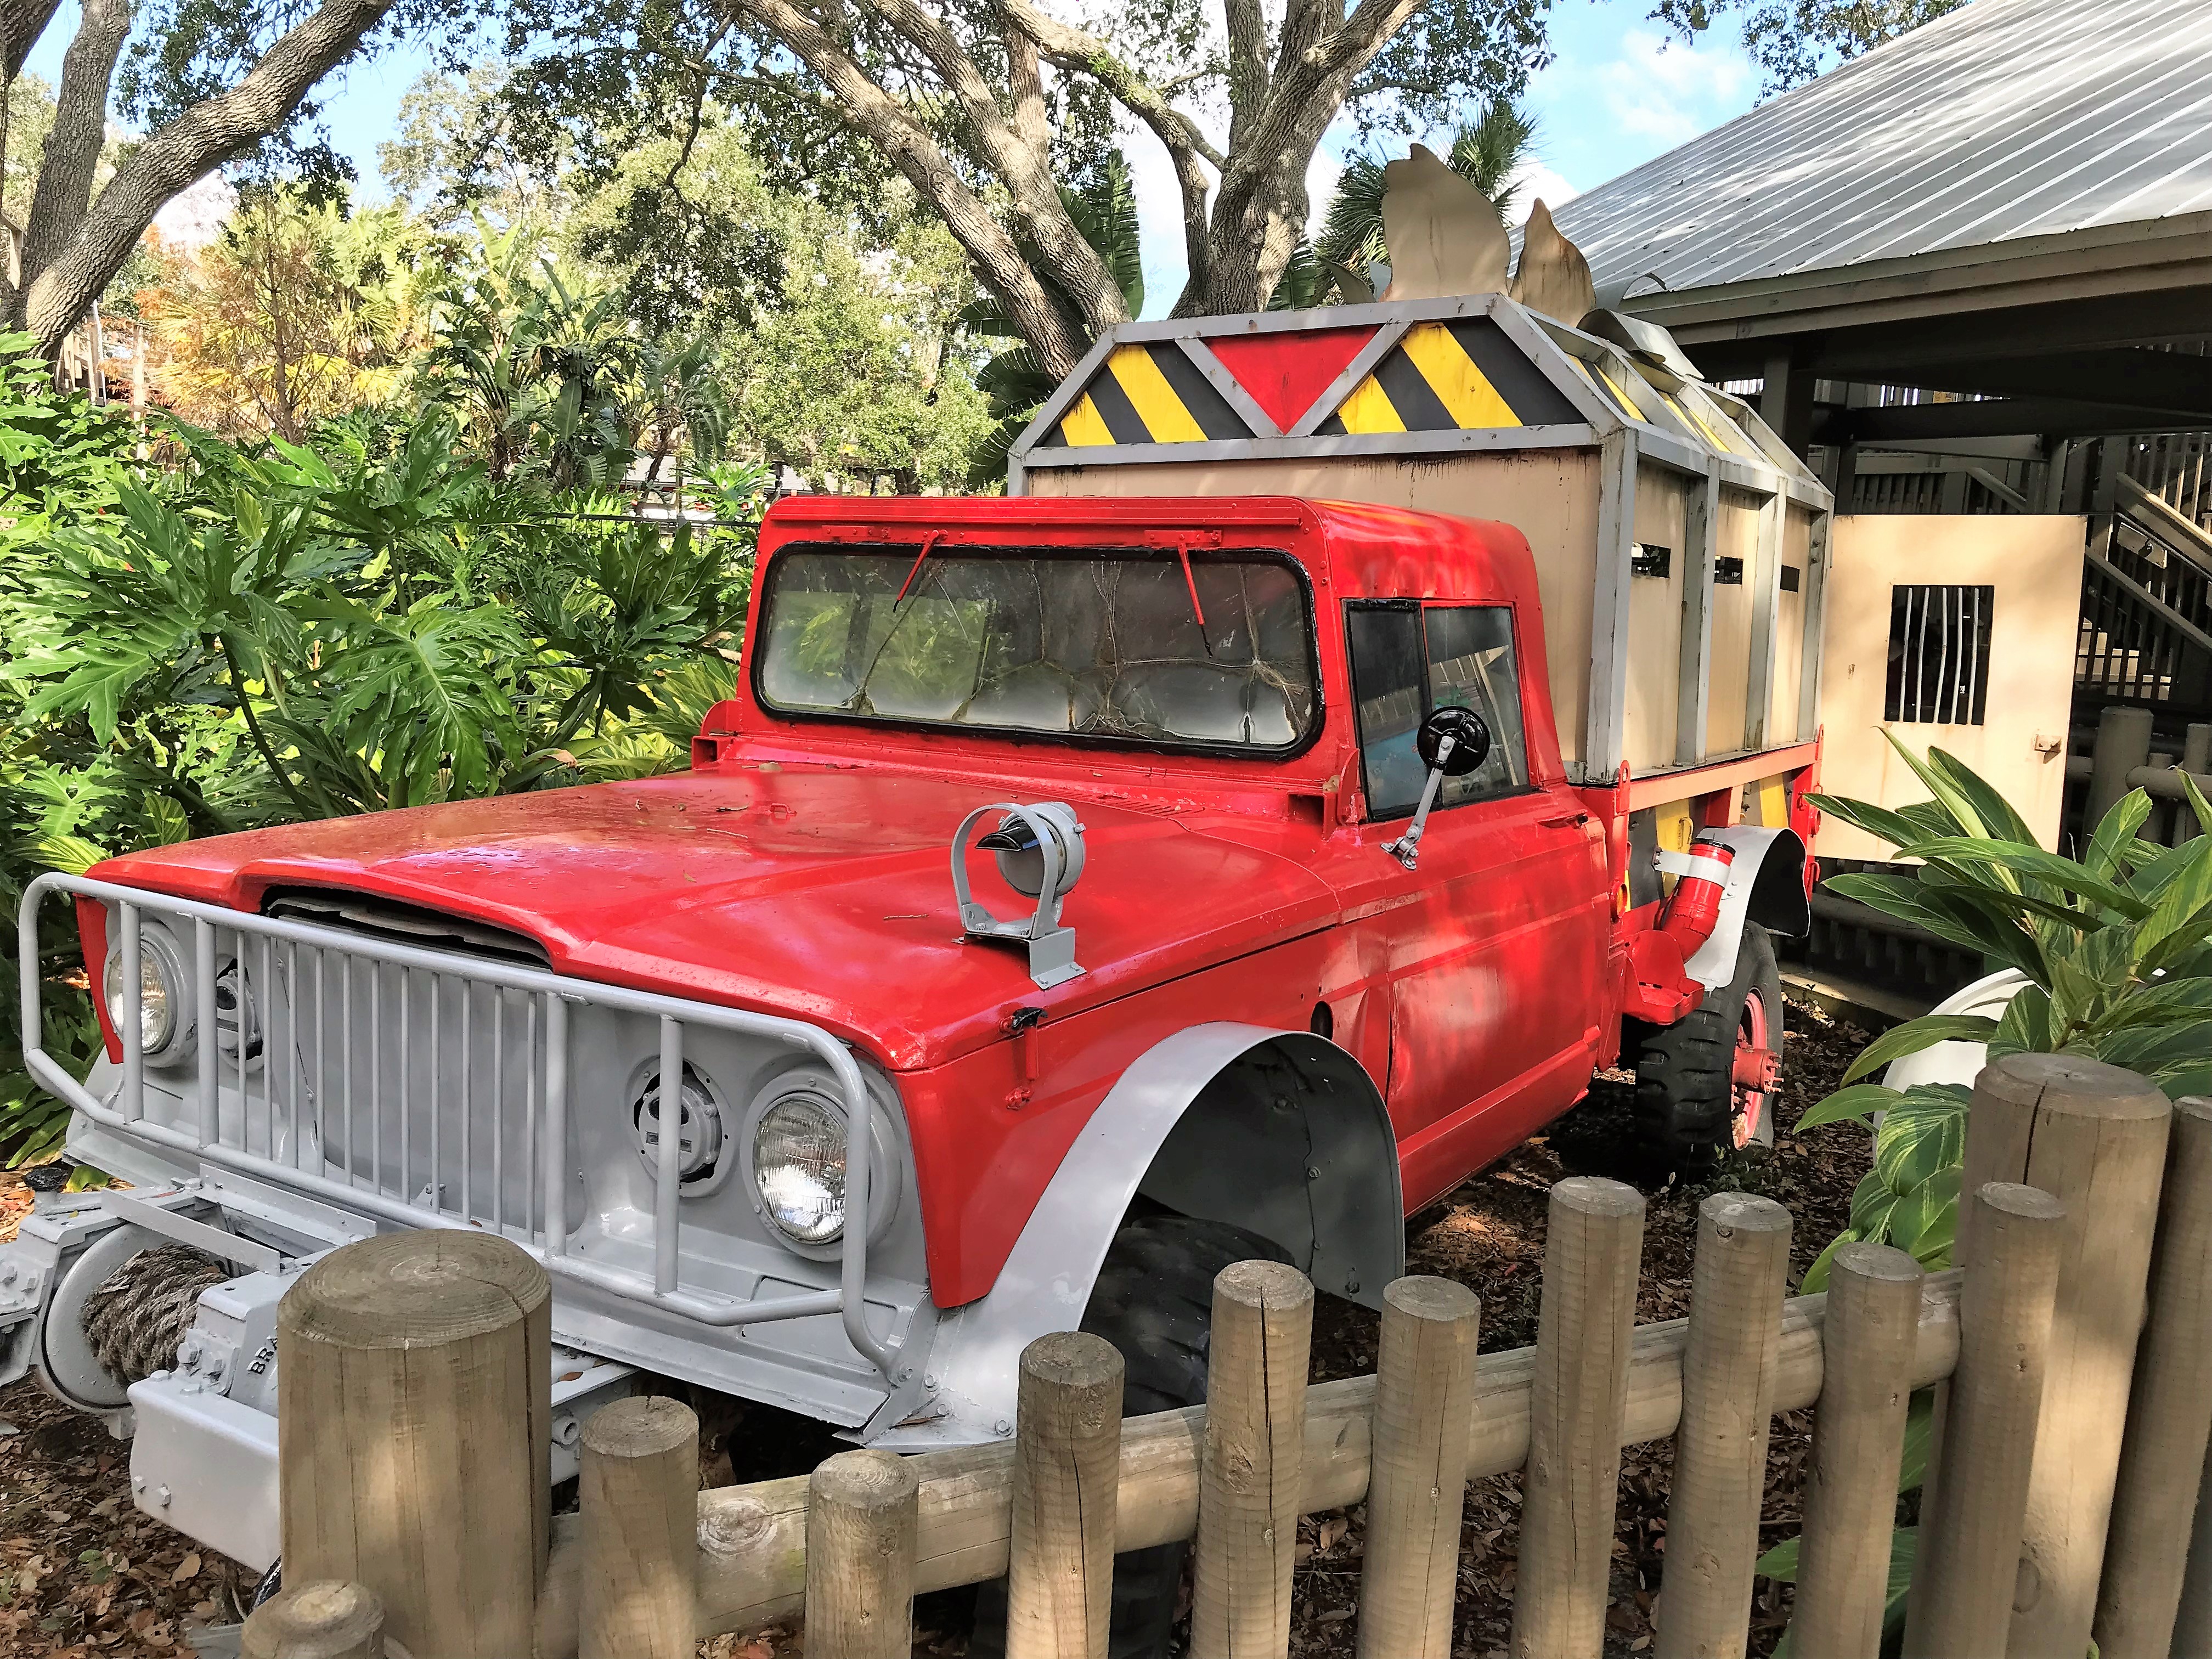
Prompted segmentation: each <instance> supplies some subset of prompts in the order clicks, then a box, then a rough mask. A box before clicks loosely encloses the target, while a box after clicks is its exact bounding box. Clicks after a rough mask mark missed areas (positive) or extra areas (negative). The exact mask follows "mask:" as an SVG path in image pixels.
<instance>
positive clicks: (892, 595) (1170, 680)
mask: <svg viewBox="0 0 2212 1659" xmlns="http://www.w3.org/2000/svg"><path fill="white" fill-rule="evenodd" d="M909 573H911V574H909ZM769 583H770V586H769V596H768V606H767V611H768V618H767V626H766V629H765V630H764V632H765V635H766V640H767V644H766V654H765V656H764V657H763V659H762V663H761V668H760V688H761V692H762V695H763V699H764V700H765V701H766V702H767V703H768V704H769V707H770V708H775V709H779V710H781V711H784V712H787V713H793V714H845V715H852V716H856V717H860V718H867V719H875V720H920V721H927V722H929V723H931V724H934V725H941V726H970V727H974V728H976V729H978V730H987V731H999V732H1037V733H1044V734H1049V735H1053V736H1063V737H1094V738H1134V739H1150V740H1152V741H1158V742H1170V743H1178V744H1222V745H1226V746H1236V747H1241V748H1257V749H1287V748H1290V747H1291V746H1293V745H1295V744H1297V743H1299V742H1300V741H1302V740H1303V739H1304V738H1305V737H1306V736H1307V734H1308V733H1309V732H1310V729H1311V727H1312V725H1313V722H1314V719H1315V715H1316V707H1315V698H1314V685H1313V669H1312V660H1313V653H1312V650H1311V647H1310V645H1309V642H1308V641H1309V639H1310V633H1311V629H1312V622H1311V618H1310V614H1309V611H1308V609H1307V605H1306V596H1305V591H1304V586H1303V585H1302V584H1301V583H1300V582H1299V580H1298V579H1297V576H1296V574H1293V572H1292V571H1291V568H1290V567H1289V566H1287V565H1285V564H1283V563H1279V562H1275V561H1273V560H1271V559H1267V558H1263V557H1257V556H1250V555H1241V556H1227V557H1225V556H1221V555H1218V554H1209V553H1206V552H1203V551H1194V552H1193V553H1191V554H1190V556H1189V558H1188V563H1186V562H1185V561H1184V560H1183V559H1182V557H1181V556H1178V555H1177V554H1176V553H1175V552H1174V551H1173V550H1168V551H1164V552H1158V553H1152V552H1146V553H1135V554H1132V555H1130V556H1125V557H1107V558H1092V557H1082V556H1076V557H1069V556H1031V557H1024V556H1020V555H1019V554H1018V553H1010V554H1006V555H995V556H992V557H988V558H975V557H968V556H960V555H957V554H951V553H938V552H931V553H930V554H928V555H927V556H926V557H924V558H923V559H922V560H921V563H920V565H919V567H918V568H917V567H916V565H915V549H914V548H912V547H911V546H908V547H903V548H902V547H890V548H885V549H884V550H881V551H869V550H845V549H840V550H837V551H836V552H811V551H799V552H791V553H787V554H785V555H783V556H781V558H779V559H777V560H776V561H775V563H774V565H773V566H772V567H771V569H770V574H769ZM901 586H905V588H906V597H905V598H904V599H901V598H900V597H899V590H900V588H901Z"/></svg>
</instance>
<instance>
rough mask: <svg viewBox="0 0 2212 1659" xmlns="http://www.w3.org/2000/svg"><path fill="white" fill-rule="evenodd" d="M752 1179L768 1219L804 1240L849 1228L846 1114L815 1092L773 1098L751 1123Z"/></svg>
mask: <svg viewBox="0 0 2212 1659" xmlns="http://www.w3.org/2000/svg"><path fill="white" fill-rule="evenodd" d="M753 1183H754V1185H755V1186H756V1187H757V1188H759V1189H760V1199H761V1204H762V1206H763V1207H764V1208H765V1209H766V1211H767V1212H768V1217H769V1220H771V1221H773V1222H774V1223H775V1225H776V1226H777V1227H778V1228H780V1229H781V1231H784V1232H785V1233H787V1234H788V1235H790V1237H793V1238H794V1239H796V1240H798V1241H799V1243H802V1244H827V1243H830V1242H831V1241H832V1240H833V1239H835V1238H836V1237H837V1236H838V1235H839V1234H840V1233H842V1232H843V1231H845V1120H844V1117H843V1115H842V1114H841V1113H839V1112H838V1111H837V1110H836V1109H835V1108H833V1107H831V1106H829V1105H828V1104H827V1103H824V1102H823V1101H820V1100H817V1099H816V1098H815V1097H813V1096H812V1095H811V1094H804V1093H800V1094H790V1095H786V1096H785V1097H783V1098H782V1099H781V1100H778V1101H775V1102H774V1103H771V1104H770V1105H769V1107H768V1109H766V1110H765V1111H763V1112H762V1114H761V1115H760V1121H759V1122H758V1123H757V1124H756V1125H755V1126H754V1128H753Z"/></svg>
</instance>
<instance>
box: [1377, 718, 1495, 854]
mask: <svg viewBox="0 0 2212 1659" xmlns="http://www.w3.org/2000/svg"><path fill="white" fill-rule="evenodd" d="M1413 748H1414V750H1415V752H1416V753H1418V754H1419V756H1420V757H1421V760H1422V762H1423V763H1424V764H1425V765H1426V766H1427V767H1428V769H1429V781H1428V782H1427V783H1425V784H1424V785H1423V786H1422V787H1421V804H1420V805H1419V806H1417V807H1415V808H1414V809H1413V822H1412V823H1409V824H1407V826H1406V833H1405V834H1404V835H1402V836H1399V837H1398V838H1397V839H1396V840H1395V841H1386V842H1383V851H1384V852H1386V853H1388V854H1389V855H1390V856H1391V857H1392V858H1394V859H1395V860H1398V862H1399V863H1401V864H1402V865H1404V866H1406V867H1407V869H1408V870H1411V869H1413V868H1414V867H1416V866H1418V865H1419V862H1420V858H1421V835H1422V832H1423V831H1424V830H1425V829H1427V828H1428V827H1429V811H1430V809H1431V807H1433V806H1435V805H1436V804H1437V790H1439V789H1441V788H1442V787H1443V781H1444V780H1445V779H1446V778H1463V777H1465V776H1467V775H1468V773H1470V772H1472V771H1474V770H1475V769H1477V768H1478V767H1480V765H1481V764H1482V763H1483V762H1485V761H1486V760H1488V759H1489V758H1490V723H1489V722H1488V721H1487V720H1484V719H1483V718H1482V716H1481V715H1480V714H1476V713H1475V712H1474V710H1473V709H1472V708H1458V707H1456V706H1455V705H1449V704H1448V705H1446V706H1445V707H1443V708H1431V710H1430V711H1429V716H1428V718H1427V719H1426V720H1423V721H1422V722H1421V729H1420V731H1419V732H1417V733H1416V734H1415V735H1414V738H1413Z"/></svg>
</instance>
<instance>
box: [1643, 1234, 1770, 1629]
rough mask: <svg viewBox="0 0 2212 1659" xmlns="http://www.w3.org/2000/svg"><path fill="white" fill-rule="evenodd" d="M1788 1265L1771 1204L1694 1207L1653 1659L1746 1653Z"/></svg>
mask: <svg viewBox="0 0 2212 1659" xmlns="http://www.w3.org/2000/svg"><path fill="white" fill-rule="evenodd" d="M1789 1268H1790V1212H1789V1211H1787V1210H1785V1209H1784V1208H1783V1207H1782V1206H1780V1205H1779V1204H1777V1203H1776V1202H1775V1201H1774V1200H1772V1199H1768V1198H1754V1197H1753V1196H1751V1195H1750V1194H1746V1193H1715V1194H1713V1195H1712V1196H1711V1197H1710V1198H1708V1199H1706V1200H1705V1202H1704V1203H1702V1204H1700V1205H1699V1206H1698V1253H1697V1257H1696V1260H1695V1261H1694V1263H1693V1264H1692V1268H1691V1281H1690V1331H1689V1346H1688V1347H1687V1348H1686V1349H1685V1350H1684V1352H1683V1354H1682V1423H1681V1427H1680V1431H1678V1432H1677V1433H1676V1435H1675V1437H1674V1492H1673V1495H1672V1496H1671V1498H1669V1500H1668V1505H1667V1570H1666V1575H1665V1577H1664V1579H1663V1580H1662V1583H1661V1585H1660V1590H1659V1607H1658V1614H1657V1622H1658V1626H1659V1629H1658V1635H1657V1639H1656V1641H1655V1642H1654V1643H1653V1644H1652V1651H1653V1653H1654V1655H1655V1656H1656V1659H1742V1656H1743V1654H1744V1652H1745V1650H1746V1644H1747V1640H1748V1638H1749V1635H1750V1625H1751V1593H1752V1589H1753V1577H1754V1576H1755V1575H1754V1574H1753V1571H1752V1564H1753V1561H1755V1560H1756V1559H1758V1557H1759V1497H1760V1494H1761V1493H1762V1492H1764V1490H1765V1485H1766V1441H1767V1431H1768V1428H1769V1425H1770V1419H1771V1418H1772V1416H1773V1414H1774V1375H1775V1368H1776V1366H1777V1365H1778V1363H1779V1361H1780V1357H1781V1347H1782V1298H1783V1297H1784V1294H1785V1293H1786V1292H1787V1289H1788V1285H1787V1282H1786V1281H1787V1278H1788V1274H1789Z"/></svg>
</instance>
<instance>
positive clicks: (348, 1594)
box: [239, 1578, 384, 1659]
mask: <svg viewBox="0 0 2212 1659" xmlns="http://www.w3.org/2000/svg"><path fill="white" fill-rule="evenodd" d="M239 1651H240V1654H242V1655H243V1656H244V1659H384V1603H382V1602H381V1601H378V1600H377V1599H376V1595H375V1593H374V1591H371V1590H366V1589H362V1587H361V1586H360V1585H359V1584H346V1583H339V1582H338V1581H337V1579H334V1578H323V1579H318V1580H317V1581H315V1582H314V1583H311V1584H299V1585H295V1586H294V1587H292V1588H290V1589H283V1590H279V1591H278V1592H277V1593H276V1595H272V1596H270V1598H269V1599H268V1600H267V1601H264V1602H263V1603H262V1604H261V1605H260V1606H259V1607H256V1608H254V1610H253V1611H252V1613H249V1614H248V1615H247V1616H246V1628H245V1630H244V1631H243V1632H241V1633H240V1638H239Z"/></svg>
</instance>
